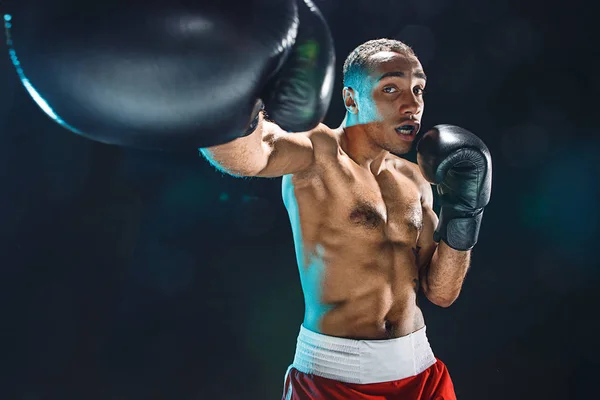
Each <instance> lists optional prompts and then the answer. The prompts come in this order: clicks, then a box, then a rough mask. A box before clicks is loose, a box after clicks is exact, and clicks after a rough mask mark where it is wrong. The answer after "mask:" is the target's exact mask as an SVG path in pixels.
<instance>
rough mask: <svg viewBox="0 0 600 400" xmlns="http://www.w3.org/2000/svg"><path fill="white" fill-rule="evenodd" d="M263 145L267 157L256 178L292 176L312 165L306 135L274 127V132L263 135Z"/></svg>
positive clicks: (310, 147) (309, 142) (310, 151)
mask: <svg viewBox="0 0 600 400" xmlns="http://www.w3.org/2000/svg"><path fill="white" fill-rule="evenodd" d="M263 145H264V146H265V147H266V150H267V153H268V154H269V157H268V161H267V165H266V167H265V168H264V169H263V170H262V171H260V173H259V174H258V176H261V177H279V176H283V175H288V174H294V173H297V172H300V171H302V170H304V169H306V168H308V167H309V166H310V165H312V163H313V159H314V151H313V145H312V142H311V140H310V138H309V137H308V136H307V134H306V133H287V132H285V131H283V130H282V129H281V128H279V127H276V128H275V131H274V132H270V133H268V134H267V135H265V137H264V142H263Z"/></svg>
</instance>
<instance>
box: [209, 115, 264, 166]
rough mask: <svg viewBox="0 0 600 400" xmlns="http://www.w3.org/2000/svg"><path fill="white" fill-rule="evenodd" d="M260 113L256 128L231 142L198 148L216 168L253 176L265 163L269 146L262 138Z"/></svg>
mask: <svg viewBox="0 0 600 400" xmlns="http://www.w3.org/2000/svg"><path fill="white" fill-rule="evenodd" d="M264 126H265V123H264V120H263V117H262V113H261V116H260V120H259V123H258V125H257V126H256V129H255V130H254V131H253V132H252V133H251V134H249V135H247V136H244V137H240V138H238V139H235V140H233V141H231V142H228V143H225V144H221V145H217V146H212V147H207V148H203V149H200V153H201V154H202V155H203V156H204V157H205V158H206V159H207V160H208V161H209V162H210V163H211V164H212V165H213V166H214V167H215V168H217V169H218V170H220V171H223V172H225V173H227V174H229V175H233V176H255V175H257V174H258V173H259V172H260V171H262V170H263V169H264V168H265V166H266V165H267V162H268V158H269V151H268V150H269V146H268V144H267V143H266V142H265V140H264V137H263V136H264V135H263V127H264Z"/></svg>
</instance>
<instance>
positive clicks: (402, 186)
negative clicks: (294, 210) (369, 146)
mask: <svg viewBox="0 0 600 400" xmlns="http://www.w3.org/2000/svg"><path fill="white" fill-rule="evenodd" d="M295 196H296V197H297V204H298V206H299V208H300V209H301V210H302V211H303V212H302V213H301V215H303V216H304V218H303V220H304V222H305V223H311V225H313V224H315V223H318V224H319V225H321V226H323V225H326V226H328V227H330V228H332V229H334V230H335V229H336V228H337V229H339V230H343V231H344V232H345V233H346V234H353V235H358V236H364V237H367V238H371V239H374V240H377V241H380V240H385V241H391V242H396V243H407V244H409V243H414V242H415V240H416V239H417V237H418V235H419V233H420V231H421V228H422V224H423V215H422V206H421V194H420V191H419V188H418V187H417V185H416V184H415V183H414V181H413V180H412V179H411V178H410V177H409V176H406V175H404V174H402V173H401V172H399V171H396V170H385V171H383V172H382V173H380V174H378V175H377V176H374V175H373V174H371V173H370V172H369V171H366V170H362V169H359V168H353V167H352V165H350V166H348V165H344V164H343V163H342V164H340V165H337V166H336V168H330V169H328V170H327V171H325V172H324V173H322V174H320V175H319V176H316V177H315V176H313V177H312V179H310V180H307V181H298V183H297V185H296V191H295Z"/></svg>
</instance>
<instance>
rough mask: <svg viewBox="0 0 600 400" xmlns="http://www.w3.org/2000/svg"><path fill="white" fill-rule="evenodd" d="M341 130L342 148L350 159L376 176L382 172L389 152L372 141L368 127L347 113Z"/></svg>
mask: <svg viewBox="0 0 600 400" xmlns="http://www.w3.org/2000/svg"><path fill="white" fill-rule="evenodd" d="M340 129H341V136H340V147H341V148H342V150H343V151H344V152H345V153H346V154H348V157H350V158H351V159H352V160H353V161H354V162H355V163H356V164H358V165H360V166H361V167H363V168H366V169H368V170H370V171H371V172H372V173H373V174H374V175H377V174H378V173H379V172H381V170H382V169H383V166H384V165H383V162H384V161H385V158H386V157H387V156H388V155H389V152H388V151H387V150H384V149H383V148H381V146H379V145H378V144H377V143H375V142H374V141H373V139H371V137H370V136H369V135H368V133H367V126H366V125H365V124H359V123H357V122H356V121H355V120H354V118H353V115H352V114H348V113H346V116H345V118H344V120H343V121H342V124H341V125H340Z"/></svg>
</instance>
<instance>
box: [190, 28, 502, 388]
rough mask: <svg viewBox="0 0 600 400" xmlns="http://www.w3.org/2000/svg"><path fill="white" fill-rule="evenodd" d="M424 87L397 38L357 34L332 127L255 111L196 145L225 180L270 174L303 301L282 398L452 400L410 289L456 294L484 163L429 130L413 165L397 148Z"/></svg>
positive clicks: (471, 241)
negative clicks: (277, 185) (293, 129)
mask: <svg viewBox="0 0 600 400" xmlns="http://www.w3.org/2000/svg"><path fill="white" fill-rule="evenodd" d="M425 85H426V76H425V73H424V72H423V68H422V66H421V64H420V62H419V60H418V59H417V57H416V56H415V55H414V53H413V51H412V50H411V49H410V48H409V47H408V46H406V45H405V44H403V43H401V42H399V41H394V40H386V39H380V40H373V41H369V42H366V43H364V44H362V45H360V46H359V47H357V48H356V49H355V50H354V51H353V52H352V53H351V54H350V55H349V56H348V58H347V60H346V62H345V64H344V86H345V87H344V89H343V101H344V105H345V107H346V116H345V118H344V120H343V122H342V124H341V125H340V126H339V127H338V128H336V129H332V128H329V127H327V126H325V125H323V124H319V125H318V126H317V127H315V128H314V129H311V130H309V131H308V132H302V133H288V132H285V131H283V130H282V129H281V128H280V127H279V126H278V125H277V124H275V123H273V122H270V121H268V120H267V119H265V118H264V115H262V113H261V115H260V116H259V117H258V125H257V126H256V129H254V130H253V131H252V132H251V133H250V134H249V135H248V136H245V137H242V138H239V139H236V140H234V141H232V142H229V143H227V144H223V145H218V146H214V147H209V148H205V149H202V153H203V154H204V155H205V157H206V158H207V159H208V160H209V161H210V162H211V163H212V164H213V165H215V166H216V167H217V168H218V169H220V170H222V171H225V172H227V173H229V174H232V175H234V176H249V177H283V179H282V186H283V190H282V193H283V201H284V203H285V206H286V208H287V211H288V213H289V218H290V222H291V225H292V231H293V236H294V242H295V249H296V258H297V263H298V268H299V272H300V280H301V283H302V290H303V293H304V302H305V315H304V321H303V322H302V325H301V328H300V334H299V337H298V344H297V349H296V355H295V358H294V362H293V364H292V366H291V367H290V369H289V370H288V373H287V374H286V380H285V388H284V395H283V396H284V399H375V398H377V399H381V398H386V399H433V398H436V399H454V398H455V394H454V389H453V385H452V382H451V380H450V376H449V374H448V372H447V370H446V367H445V365H444V364H443V363H442V362H441V361H439V360H438V359H436V358H435V357H434V355H433V353H432V350H431V348H430V347H429V344H428V341H427V337H426V335H425V322H424V318H423V314H422V312H421V310H420V309H419V307H418V305H417V302H416V300H417V292H418V291H419V290H423V292H424V294H425V295H426V297H427V298H428V299H429V300H430V301H431V302H433V303H434V304H436V305H438V306H441V307H448V306H450V305H451V304H452V303H453V302H454V301H455V300H456V298H457V297H458V295H459V293H460V290H461V287H462V284H463V280H464V278H465V275H466V273H467V270H468V268H469V261H470V251H471V248H472V247H473V246H474V245H475V243H476V241H477V235H478V232H479V225H480V223H481V217H482V213H483V207H484V206H485V205H486V204H487V202H488V201H489V195H490V189H491V159H490V156H489V152H488V151H487V149H486V148H485V145H484V144H483V143H481V141H479V139H477V137H475V136H474V135H472V134H470V133H468V132H466V131H464V130H462V129H461V128H457V127H451V126H443V125H442V126H439V127H437V128H435V129H433V130H431V131H429V132H428V133H427V134H426V135H425V136H424V137H423V139H422V140H421V141H420V143H419V147H418V157H419V165H417V164H414V163H411V162H409V161H407V160H405V159H402V158H400V157H398V155H401V154H405V153H407V152H408V151H409V150H410V149H411V147H412V145H413V141H414V139H415V135H416V134H417V132H418V131H419V128H420V121H421V118H422V115H423V109H424V99H423V91H424V89H425ZM267 112H268V110H267ZM426 177H427V179H426ZM428 180H429V181H431V182H434V183H438V184H439V185H438V191H439V193H440V198H441V200H442V212H441V218H440V220H439V221H438V217H437V215H436V214H435V213H434V211H433V208H432V207H433V193H432V187H431V184H430V182H429V181H428ZM449 244H451V245H452V247H451V246H450V245H449ZM379 396H383V397H379ZM434 396H438V397H434Z"/></svg>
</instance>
